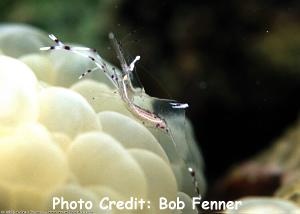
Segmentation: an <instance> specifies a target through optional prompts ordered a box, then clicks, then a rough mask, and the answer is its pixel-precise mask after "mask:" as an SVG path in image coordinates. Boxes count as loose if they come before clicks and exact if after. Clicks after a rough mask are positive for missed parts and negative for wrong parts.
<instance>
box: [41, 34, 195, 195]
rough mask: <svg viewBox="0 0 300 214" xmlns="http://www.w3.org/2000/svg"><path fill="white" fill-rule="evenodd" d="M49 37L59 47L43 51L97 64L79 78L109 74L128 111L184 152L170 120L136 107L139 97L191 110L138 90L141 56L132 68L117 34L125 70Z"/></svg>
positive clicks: (114, 42)
mask: <svg viewBox="0 0 300 214" xmlns="http://www.w3.org/2000/svg"><path fill="white" fill-rule="evenodd" d="M49 38H50V39H52V40H53V41H54V42H55V43H56V45H54V46H50V47H43V48H41V50H66V51H71V52H73V53H76V54H79V55H81V56H83V57H86V58H88V59H90V60H91V61H93V62H94V63H95V65H96V67H95V68H93V69H89V70H87V71H86V72H84V73H83V74H82V75H80V76H79V79H81V78H83V77H85V76H86V75H88V74H89V73H91V72H93V71H95V70H98V69H99V70H101V71H103V72H104V73H105V75H106V76H107V77H108V78H109V79H110V80H111V82H112V83H113V85H114V86H115V87H116V89H117V92H118V94H119V95H120V97H121V99H122V100H123V101H124V103H126V107H127V109H128V110H129V111H130V112H131V113H132V114H133V115H134V116H135V117H137V118H138V119H140V121H141V122H142V123H143V124H144V125H145V126H148V127H153V128H158V129H159V130H162V131H163V132H165V133H167V134H168V136H169V137H170V138H171V141H172V142H173V144H174V147H175V150H176V153H178V154H179V156H180V152H179V149H178V145H179V144H180V143H183V142H182V141H181V140H177V139H176V138H177V137H174V134H173V131H172V130H171V128H170V127H169V124H168V122H167V120H166V119H165V118H164V117H162V116H161V115H159V114H158V113H155V112H154V111H151V110H149V109H147V108H146V107H142V106H141V105H139V104H140V103H139V104H136V98H137V97H141V98H142V99H151V101H153V102H157V101H158V102H159V103H166V104H168V106H169V107H170V108H171V109H174V110H181V111H184V109H185V108H187V107H188V104H187V103H179V102H177V101H175V100H167V99H159V98H154V97H149V96H148V95H147V94H146V93H145V91H144V90H143V87H142V86H139V87H134V86H133V82H134V81H135V80H134V75H133V72H134V69H135V64H136V62H138V61H139V60H140V59H141V57H140V56H136V57H135V59H134V60H133V61H132V62H131V63H130V64H129V65H128V64H127V62H126V60H125V58H124V55H123V51H122V49H121V45H120V43H119V42H118V41H117V39H116V38H115V36H114V34H113V33H110V34H109V38H110V40H111V42H112V45H113V47H114V49H115V52H116V54H117V57H118V59H119V61H120V64H121V68H122V69H121V70H118V69H116V68H115V67H112V68H111V69H109V68H108V66H107V64H106V63H105V61H104V60H103V59H102V57H101V56H100V55H99V54H98V53H97V51H96V50H95V49H91V48H87V47H72V46H69V45H65V44H64V43H63V42H62V41H60V40H59V39H57V37H55V36H54V35H53V34H51V35H49ZM181 158H182V159H183V160H184V162H185V163H186V165H187V171H188V172H189V174H190V175H191V177H192V182H193V185H194V188H195V192H196V193H197V195H200V189H199V184H198V181H197V177H196V173H195V170H194V168H193V167H191V166H189V165H188V164H187V161H186V160H185V158H184V157H182V156H181Z"/></svg>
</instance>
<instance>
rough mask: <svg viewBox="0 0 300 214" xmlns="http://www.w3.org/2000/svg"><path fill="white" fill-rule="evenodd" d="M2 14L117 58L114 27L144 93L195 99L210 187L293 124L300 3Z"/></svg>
mask: <svg viewBox="0 0 300 214" xmlns="http://www.w3.org/2000/svg"><path fill="white" fill-rule="evenodd" d="M0 11H1V13H0V21H1V22H16V23H24V24H29V25H32V26H35V27H38V28H40V29H42V30H44V31H46V32H49V33H54V34H56V35H58V36H59V37H61V38H64V40H65V41H69V42H80V43H81V44H85V45H86V46H88V47H95V48H97V49H100V50H101V54H102V55H103V56H104V57H105V59H108V60H109V61H110V62H115V64H117V61H116V57H115V55H114V52H113V51H112V50H111V48H110V44H109V41H108V39H107V38H108V36H107V35H108V32H111V31H113V32H115V33H116V34H117V35H118V37H119V39H120V41H121V43H122V46H123V49H124V50H125V55H127V56H128V57H131V56H132V57H134V56H135V55H141V57H142V60H141V61H140V62H139V63H138V64H137V71H138V74H139V77H140V79H141V82H142V83H143V85H144V87H145V89H146V91H147V93H148V94H150V95H151V96H156V97H161V98H172V99H176V100H180V101H184V102H187V103H189V105H190V108H189V109H188V110H187V112H186V113H187V116H188V117H189V118H190V119H191V121H192V123H193V127H194V129H195V134H196V136H197V140H198V143H199V146H200V148H201V150H202V154H203V158H204V161H205V177H206V180H207V182H208V187H209V188H208V191H210V187H213V186H216V185H215V183H216V182H217V181H218V180H220V179H221V180H222V177H223V176H224V174H226V172H227V171H228V170H229V169H230V168H231V167H232V166H235V165H237V164H238V163H240V162H241V161H245V160H247V159H249V158H252V157H253V156H254V155H257V154H258V153H259V152H260V151H263V150H265V149H267V148H269V147H270V146H271V145H272V143H273V142H274V141H275V140H276V139H277V138H279V137H280V136H282V134H283V133H285V131H286V130H287V129H288V128H290V127H292V126H293V125H294V124H296V123H297V120H298V113H299V108H300V99H299V92H300V25H299V23H300V15H299V14H300V13H299V12H300V2H299V1H267V0H264V1H258V0H246V1H234V0H231V1H225V2H221V1H220V2H218V1H196V0H195V1H191V0H190V1H184V2H179V1H178V2H174V1H146V0H140V1H130V0H123V1H121V0H120V1H117V0H112V1H109V0H103V1H96V0H90V1H79V0H74V1H59V0H52V1H38V0H27V1H17V0H2V1H1V2H0ZM295 130H296V131H295V132H297V130H298V132H300V131H299V128H298V129H297V128H295ZM298 141H299V140H298ZM298 146H299V145H298ZM272 179H273V178H272ZM223 180H224V179H223ZM267 180H268V179H267ZM267 183H268V182H267ZM278 186H279V184H278V185H277V186H276V182H275V184H274V187H273V189H272V187H271V190H270V191H267V192H265V193H261V192H260V190H258V192H257V193H258V194H262V195H268V194H271V193H272V191H274V189H276V187H278ZM216 188H218V187H216ZM245 191H246V190H245ZM218 192H219V191H218ZM246 192H247V191H246ZM209 195H211V197H212V198H216V197H223V198H224V197H225V198H228V197H229V196H228V195H226V196H216V193H214V191H212V193H211V194H209ZM238 196H242V195H239V194H238V195H237V196H235V197H238ZM235 197H234V198H235Z"/></svg>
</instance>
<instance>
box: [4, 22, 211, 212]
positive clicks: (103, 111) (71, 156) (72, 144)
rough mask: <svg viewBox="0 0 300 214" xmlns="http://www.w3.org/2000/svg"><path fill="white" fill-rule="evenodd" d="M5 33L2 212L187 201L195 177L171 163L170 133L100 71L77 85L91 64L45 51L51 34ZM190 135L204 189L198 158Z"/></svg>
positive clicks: (13, 28) (155, 206)
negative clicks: (153, 124) (58, 200)
mask: <svg viewBox="0 0 300 214" xmlns="http://www.w3.org/2000/svg"><path fill="white" fill-rule="evenodd" d="M0 35H1V36H0V50H1V54H2V55H0V97H1V99H0V124H1V125H0V168H1V173H0V210H6V209H14V210H49V209H52V205H51V203H52V197H53V196H57V197H60V196H63V197H64V199H65V200H78V199H79V198H82V199H83V200H90V201H92V202H94V204H95V206H97V202H98V201H99V200H100V199H101V198H103V197H104V196H109V197H110V198H112V199H114V200H127V199H129V198H130V197H138V198H143V199H145V200H150V201H151V204H152V206H151V209H149V210H143V211H141V210H140V211H138V213H171V211H170V210H164V211H158V204H157V203H158V197H162V196H163V197H166V198H167V199H168V200H174V199H175V198H176V197H177V196H178V197H180V198H181V199H182V200H184V201H185V202H186V204H189V205H191V198H190V197H191V196H192V195H194V193H193V188H191V186H192V179H191V177H189V175H188V173H187V169H186V168H185V167H184V166H183V164H182V162H180V161H178V160H179V159H178V157H177V156H178V155H177V156H176V155H175V156H174V157H177V159H176V158H175V160H176V161H174V159H172V158H170V157H172V156H173V154H171V153H170V151H171V152H174V151H173V150H170V151H168V150H166V148H169V147H170V146H169V145H171V144H170V138H169V136H167V135H165V134H163V133H160V134H159V135H160V136H161V137H162V138H161V139H165V141H162V140H161V139H159V138H157V136H155V135H153V132H155V130H154V131H153V130H152V131H151V130H150V129H148V128H147V127H145V126H143V125H142V123H141V122H140V121H139V120H138V119H137V118H135V117H134V116H133V115H132V114H131V113H130V112H129V111H128V110H127V108H126V107H125V105H124V103H123V101H122V100H121V98H120V96H119V95H118V94H116V93H114V89H113V88H112V86H111V85H110V84H109V81H108V80H107V78H106V77H105V76H104V75H103V74H102V73H101V72H94V73H93V74H92V75H90V77H88V78H90V79H88V78H87V79H84V80H81V81H78V77H79V75H80V74H82V73H83V72H84V71H85V70H86V69H87V68H89V67H91V62H90V61H89V60H87V59H85V58H83V57H81V56H78V55H76V54H72V53H67V52H63V51H55V52H50V53H41V52H40V51H39V50H38V48H39V47H41V46H45V45H47V44H48V42H47V41H46V35H44V34H43V33H42V32H40V31H38V30H36V29H32V28H30V27H24V26H15V25H12V26H9V25H5V26H2V27H0ZM6 41H8V42H6ZM185 129H186V130H187V133H188V134H187V138H188V139H189V141H191V146H192V147H193V156H195V157H196V162H195V163H194V165H195V167H196V172H197V174H199V176H201V178H202V181H203V182H202V183H199V186H200V188H201V191H204V189H205V183H204V178H203V175H202V170H203V162H202V158H201V157H200V153H197V147H196V145H195V140H194V137H193V133H192V127H191V126H190V125H187V126H186V127H185ZM182 148H183V149H185V148H184V145H183V146H182ZM185 150H186V149H185ZM185 150H184V151H185ZM184 155H186V156H187V155H188V154H187V153H184ZM94 208H95V207H94ZM94 208H93V209H94ZM93 211H96V212H98V213H108V212H107V211H104V210H100V209H96V210H93ZM109 213H121V212H120V211H117V210H116V209H114V210H112V211H111V212H109ZM126 213H136V212H134V211H132V212H130V211H127V212H126ZM183 213H187V214H189V213H192V211H191V209H190V207H186V208H185V210H183Z"/></svg>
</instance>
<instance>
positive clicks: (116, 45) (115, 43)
mask: <svg viewBox="0 0 300 214" xmlns="http://www.w3.org/2000/svg"><path fill="white" fill-rule="evenodd" d="M108 38H109V39H110V41H111V43H112V46H113V48H114V50H115V52H116V54H117V57H118V59H119V61H120V64H121V67H122V70H123V71H124V72H125V74H129V73H131V72H132V71H133V70H134V67H135V63H136V62H137V61H138V60H140V59H141V57H140V56H136V57H135V59H134V60H133V61H132V62H131V63H130V65H129V66H128V64H127V62H126V60H125V57H124V54H123V50H122V48H121V44H120V42H119V41H118V40H117V39H116V37H115V35H114V34H113V33H112V32H110V33H109V34H108Z"/></svg>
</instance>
